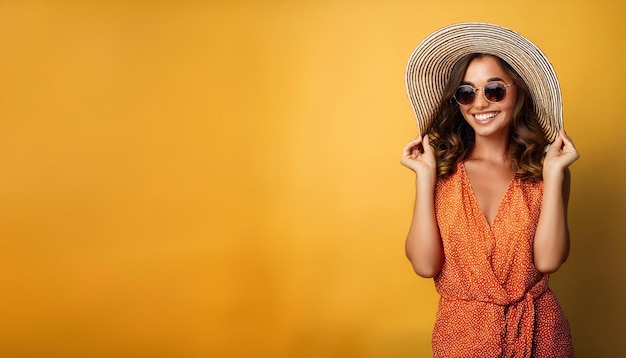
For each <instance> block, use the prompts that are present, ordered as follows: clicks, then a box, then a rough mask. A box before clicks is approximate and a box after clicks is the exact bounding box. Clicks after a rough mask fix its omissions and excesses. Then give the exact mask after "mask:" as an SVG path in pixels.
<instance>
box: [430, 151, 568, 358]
mask: <svg viewBox="0 0 626 358" xmlns="http://www.w3.org/2000/svg"><path fill="white" fill-rule="evenodd" d="M542 195H543V183H542V182H541V181H528V180H522V179H518V178H514V179H513V180H511V182H510V183H509V187H508V188H507V191H506V193H505V195H504V197H503V198H502V201H501V203H500V206H499V208H498V211H497V213H496V216H495V218H494V222H493V224H492V225H491V226H490V225H489V223H488V222H487V219H486V218H485V216H484V215H483V213H482V211H481V209H480V207H479V205H478V200H477V199H476V197H475V196H474V192H473V190H472V187H471V185H470V181H469V178H468V176H467V173H466V171H465V166H464V165H463V163H462V162H460V163H459V164H458V165H457V170H456V172H455V173H454V174H453V175H451V176H449V177H446V178H440V179H439V180H438V181H437V186H436V197H435V208H436V215H437V221H438V223H439V229H440V232H441V238H442V241H443V247H444V251H445V263H444V265H443V268H442V270H441V272H440V273H439V275H438V276H436V277H435V286H436V288H437V291H438V292H439V294H440V295H441V298H440V300H439V309H438V312H437V318H436V322H435V328H434V330H433V337H432V348H433V356H434V357H482V358H487V357H516V358H517V357H550V358H555V357H574V351H573V349H572V344H571V338H570V329H569V324H568V322H567V319H566V317H565V315H564V314H563V311H562V310H561V307H560V306H559V303H558V301H557V300H556V297H555V295H554V293H552V291H551V290H550V288H549V287H548V275H543V274H541V273H539V272H538V271H537V270H536V269H535V266H534V264H533V246H532V245H533V238H534V233H535V230H536V227H537V221H538V219H539V213H540V210H541V199H542Z"/></svg>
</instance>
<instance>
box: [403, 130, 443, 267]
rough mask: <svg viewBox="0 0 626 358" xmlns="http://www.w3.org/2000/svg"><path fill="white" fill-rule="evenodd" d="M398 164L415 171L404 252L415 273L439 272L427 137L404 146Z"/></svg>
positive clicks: (432, 159)
mask: <svg viewBox="0 0 626 358" xmlns="http://www.w3.org/2000/svg"><path fill="white" fill-rule="evenodd" d="M420 148H421V150H420ZM402 165H404V166H406V167H407V168H409V169H411V170H413V171H414V172H415V205H414V208H413V218H412V220H411V226H410V228H409V233H408V235H407V238H406V245H405V250H406V255H407V257H408V258H409V261H411V264H412V265H413V270H415V273H417V274H418V275H420V276H422V277H434V276H436V275H437V274H438V273H439V271H441V267H442V266H443V261H444V257H443V247H442V243H441V236H440V234H439V227H438V226H437V219H436V217H435V182H436V178H437V162H436V160H435V156H434V153H433V149H432V147H431V146H430V144H429V139H428V136H425V137H424V139H423V141H422V138H421V137H419V138H417V139H415V140H413V141H411V142H409V143H408V144H407V145H406V147H405V148H404V151H403V154H402Z"/></svg>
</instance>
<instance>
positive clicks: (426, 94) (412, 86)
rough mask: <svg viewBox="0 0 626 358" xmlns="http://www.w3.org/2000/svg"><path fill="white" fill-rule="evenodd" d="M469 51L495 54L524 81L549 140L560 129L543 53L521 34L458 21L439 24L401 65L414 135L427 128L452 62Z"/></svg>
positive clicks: (556, 90) (553, 81)
mask: <svg viewBox="0 0 626 358" xmlns="http://www.w3.org/2000/svg"><path fill="white" fill-rule="evenodd" d="M472 53H484V54H490V55H495V56H497V57H500V58H501V59H503V60H504V61H506V62H507V63H508V64H509V65H511V67H513V69H514V70H515V72H517V73H518V74H519V75H520V77H521V78H522V79H523V80H524V82H526V84H527V85H528V88H529V90H530V93H531V96H532V99H533V102H534V103H535V112H536V114H537V117H538V118H539V124H540V125H541V128H542V129H543V131H544V133H545V134H546V137H547V138H548V140H549V141H550V142H552V141H554V139H555V138H556V136H557V134H558V131H559V130H560V129H561V128H563V115H562V111H563V106H562V103H561V90H560V87H559V81H558V79H557V77H556V73H555V72H554V68H553V67H552V65H551V64H550V61H548V58H547V57H546V55H545V54H544V53H543V52H542V51H541V50H540V49H539V48H538V47H537V46H535V44H533V43H532V42H530V41H529V40H528V39H526V38H524V37H523V36H522V35H520V34H518V33H516V32H514V31H511V30H509V29H507V28H504V27H502V26H498V25H493V24H488V23H482V22H463V23H458V24H453V25H449V26H446V27H444V28H441V29H439V30H437V31H435V32H433V33H432V34H430V35H429V36H428V37H426V38H425V39H424V40H422V42H421V43H420V44H419V45H418V46H417V48H415V50H414V51H413V53H412V54H411V57H410V58H409V63H408V64H407V68H406V78H405V79H406V89H407V94H408V96H409V100H410V101H411V106H412V107H413V113H414V114H415V117H416V119H417V127H418V131H419V134H420V135H421V134H423V133H425V132H426V131H427V130H428V127H429V126H430V124H431V122H432V120H433V118H434V115H435V112H436V111H437V108H438V107H439V103H440V102H441V97H442V96H443V90H444V87H445V85H446V83H447V82H448V78H449V77H450V72H451V71H452V67H453V66H454V64H455V63H456V62H457V61H458V60H460V59H461V58H463V57H465V56H466V55H469V54H472Z"/></svg>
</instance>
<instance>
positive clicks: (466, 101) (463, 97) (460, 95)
mask: <svg viewBox="0 0 626 358" xmlns="http://www.w3.org/2000/svg"><path fill="white" fill-rule="evenodd" d="M511 86H513V85H512V84H510V85H507V84H504V83H503V82H500V81H492V82H488V83H487V84H486V85H485V87H483V88H474V87H472V86H470V85H461V86H459V88H458V89H457V90H456V92H455V93H454V100H455V101H456V102H457V103H458V104H460V105H462V106H469V105H470V104H472V103H474V100H475V99H476V91H478V90H482V91H483V95H485V98H486V99H487V101H489V102H492V103H495V102H500V101H502V100H503V99H504V97H506V89H507V88H508V87H511Z"/></svg>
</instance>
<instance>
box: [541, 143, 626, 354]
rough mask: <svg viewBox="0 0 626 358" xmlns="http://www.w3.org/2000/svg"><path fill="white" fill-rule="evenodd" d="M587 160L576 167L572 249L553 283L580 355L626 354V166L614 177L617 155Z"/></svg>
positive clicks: (572, 214)
mask: <svg viewBox="0 0 626 358" xmlns="http://www.w3.org/2000/svg"><path fill="white" fill-rule="evenodd" d="M610 152H611V151H608V153H610ZM583 155H584V153H583ZM587 158H588V157H586V156H585V157H581V160H584V161H585V163H584V165H581V164H579V163H576V164H574V165H573V166H572V174H573V175H572V193H571V197H570V207H569V210H570V212H569V220H570V222H569V227H570V231H571V235H572V250H571V252H570V257H569V260H568V262H566V263H565V264H564V266H563V267H562V268H561V271H559V272H558V273H557V274H555V275H554V278H553V279H552V282H551V285H552V287H553V288H554V290H555V291H556V292H557V296H558V297H559V301H560V302H561V304H562V306H563V309H564V310H565V312H566V314H567V316H568V318H569V321H570V325H571V328H572V335H573V337H572V339H573V341H574V347H575V350H576V354H577V355H578V356H580V357H617V356H620V357H622V356H626V348H621V349H622V351H621V352H616V351H615V350H616V348H617V347H624V345H623V342H622V340H623V338H624V337H626V324H624V322H626V317H625V316H626V314H625V312H626V310H625V308H624V302H626V294H625V288H624V283H626V274H625V273H626V269H625V268H624V260H625V258H624V257H623V254H624V252H626V245H625V243H624V236H625V235H624V232H623V227H622V224H623V222H624V219H626V218H625V217H624V212H625V209H626V208H624V201H625V200H624V196H625V195H624V188H623V180H624V175H623V172H624V168H623V167H622V168H619V169H618V172H617V173H616V172H615V170H613V172H612V174H611V175H609V174H608V172H607V168H611V167H613V168H615V167H616V165H615V163H616V162H615V158H608V157H607V156H603V158H593V160H588V159H587ZM609 161H610V162H611V163H609ZM577 164H578V165H577ZM618 167H619V166H618ZM583 170H584V171H583ZM619 170H621V171H622V172H621V173H620V172H619Z"/></svg>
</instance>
